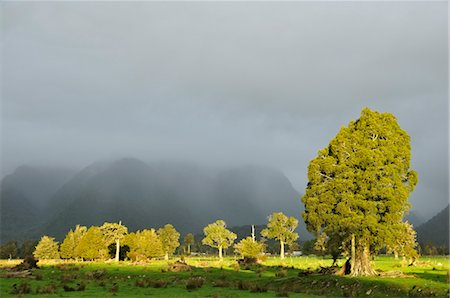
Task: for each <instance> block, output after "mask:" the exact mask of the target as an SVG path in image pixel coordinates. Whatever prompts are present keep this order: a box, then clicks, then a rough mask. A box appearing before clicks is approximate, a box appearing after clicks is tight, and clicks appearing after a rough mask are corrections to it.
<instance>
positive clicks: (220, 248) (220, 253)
mask: <svg viewBox="0 0 450 298" xmlns="http://www.w3.org/2000/svg"><path fill="white" fill-rule="evenodd" d="M219 259H221V260H222V259H223V257H222V246H219Z"/></svg>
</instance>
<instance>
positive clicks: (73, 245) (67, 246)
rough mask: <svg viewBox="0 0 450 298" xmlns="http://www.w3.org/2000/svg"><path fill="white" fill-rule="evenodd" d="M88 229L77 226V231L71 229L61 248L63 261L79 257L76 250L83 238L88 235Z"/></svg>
mask: <svg viewBox="0 0 450 298" xmlns="http://www.w3.org/2000/svg"><path fill="white" fill-rule="evenodd" d="M86 231H87V228H86V227H84V226H80V225H77V226H76V227H75V231H73V230H72V229H70V231H69V233H67V236H66V238H65V239H64V241H63V243H62V244H61V247H60V248H59V250H60V253H61V258H63V259H75V258H77V257H79V256H77V254H76V249H77V246H78V244H79V243H80V240H81V238H82V237H83V236H84V235H85V234H86Z"/></svg>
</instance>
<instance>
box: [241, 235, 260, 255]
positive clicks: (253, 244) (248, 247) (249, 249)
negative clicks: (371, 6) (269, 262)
mask: <svg viewBox="0 0 450 298" xmlns="http://www.w3.org/2000/svg"><path fill="white" fill-rule="evenodd" d="M234 249H235V250H236V252H237V253H239V254H240V255H241V256H242V257H250V258H257V257H259V256H261V255H262V254H263V253H264V244H262V243H260V242H257V241H255V240H253V239H252V237H247V238H244V239H242V240H241V241H239V243H237V244H235V245H234Z"/></svg>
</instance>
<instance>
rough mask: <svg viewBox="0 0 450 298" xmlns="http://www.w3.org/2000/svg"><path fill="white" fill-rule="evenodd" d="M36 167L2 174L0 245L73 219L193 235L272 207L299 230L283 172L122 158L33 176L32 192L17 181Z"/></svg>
mask: <svg viewBox="0 0 450 298" xmlns="http://www.w3.org/2000/svg"><path fill="white" fill-rule="evenodd" d="M39 171H40V170H39V169H35V168H31V167H23V168H22V169H21V170H20V171H19V170H18V171H16V172H20V173H21V174H20V175H18V174H17V173H16V172H15V173H14V174H12V175H10V176H7V177H5V179H3V181H2V185H1V191H2V198H1V200H2V211H1V212H2V214H1V215H2V225H1V240H2V242H4V241H7V240H9V239H17V240H21V239H27V238H39V237H40V236H41V235H43V234H49V235H51V236H54V237H57V238H58V239H61V238H62V237H63V236H64V235H65V234H66V233H67V232H68V231H69V229H70V228H73V227H74V226H75V225H76V224H81V225H87V226H89V225H101V224H102V223H103V222H105V221H111V222H117V221H119V220H122V222H123V223H124V224H125V225H126V226H127V227H128V228H129V229H130V230H137V229H143V228H150V227H154V228H158V227H160V226H162V225H164V224H166V223H171V224H173V225H174V226H175V227H176V228H177V229H178V230H179V231H180V232H181V233H187V232H194V233H198V232H201V230H202V228H203V227H204V226H206V225H207V224H208V223H211V222H213V221H215V220H217V219H223V220H225V221H226V222H227V223H228V225H229V226H238V225H245V224H265V223H266V222H267V216H268V215H269V214H270V213H272V212H275V211H282V212H284V213H285V214H287V215H290V216H294V217H296V218H298V219H299V222H300V227H299V232H300V233H301V234H306V229H305V227H304V223H303V220H301V212H302V211H303V205H302V204H301V202H300V195H299V194H298V193H297V192H296V191H295V189H294V188H293V187H292V185H291V183H290V181H289V180H288V179H287V178H286V177H285V176H284V174H283V173H281V172H279V171H277V170H274V169H271V168H267V167H260V166H239V167H234V168H228V169H209V168H205V167H199V166H195V165H190V164H182V163H157V164H149V163H145V162H143V161H140V160H137V159H133V158H126V159H121V160H116V161H112V162H96V163H93V164H92V165H90V166H88V167H86V168H84V169H83V170H81V171H79V172H78V173H73V175H72V177H71V178H70V179H68V178H67V176H65V175H63V174H59V175H55V176H57V177H54V175H50V174H48V175H38V176H39V178H36V179H37V180H36V183H38V182H39V181H40V182H39V183H41V184H42V185H43V186H42V188H41V189H40V190H41V191H40V192H37V193H36V196H32V194H33V191H32V190H33V189H36V187H35V188H33V187H32V184H30V185H31V186H27V187H23V189H22V188H21V187H20V186H23V185H28V184H26V182H27V181H28V180H29V179H28V178H27V177H28V176H29V175H31V174H30V173H40V172H39ZM55 173H59V172H58V171H55ZM23 177H25V178H23ZM12 178H14V179H12ZM38 179H39V180H38ZM11 181H15V182H14V183H12V182H11ZM12 186H15V187H12ZM24 189H26V190H24ZM37 206H42V207H41V209H40V211H39V209H37V208H35V207H37Z"/></svg>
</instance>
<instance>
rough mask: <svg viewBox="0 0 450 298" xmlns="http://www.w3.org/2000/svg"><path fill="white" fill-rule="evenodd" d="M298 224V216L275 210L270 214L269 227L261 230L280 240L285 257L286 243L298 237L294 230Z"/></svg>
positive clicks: (282, 254)
mask: <svg viewBox="0 0 450 298" xmlns="http://www.w3.org/2000/svg"><path fill="white" fill-rule="evenodd" d="M297 225H298V220H297V219H296V218H294V217H292V216H291V217H288V216H286V215H285V214H284V213H283V212H274V213H272V214H271V215H269V222H268V223H267V228H265V229H264V230H262V231H261V235H262V236H263V237H267V238H271V239H276V240H278V241H280V257H281V258H282V259H283V258H284V245H285V244H290V243H292V242H294V241H295V240H297V239H298V234H297V233H295V232H294V230H295V228H297Z"/></svg>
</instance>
